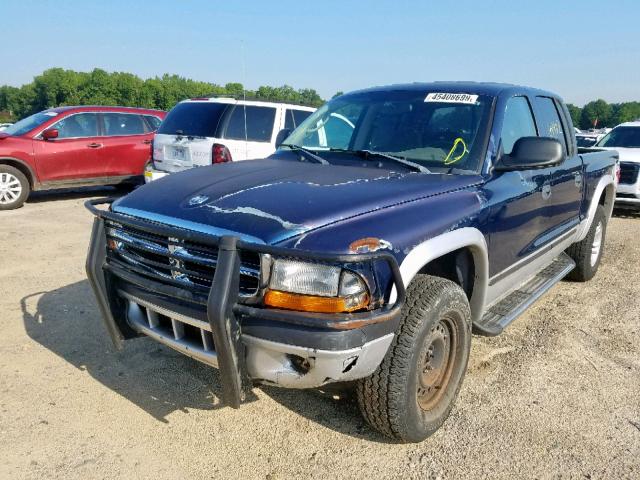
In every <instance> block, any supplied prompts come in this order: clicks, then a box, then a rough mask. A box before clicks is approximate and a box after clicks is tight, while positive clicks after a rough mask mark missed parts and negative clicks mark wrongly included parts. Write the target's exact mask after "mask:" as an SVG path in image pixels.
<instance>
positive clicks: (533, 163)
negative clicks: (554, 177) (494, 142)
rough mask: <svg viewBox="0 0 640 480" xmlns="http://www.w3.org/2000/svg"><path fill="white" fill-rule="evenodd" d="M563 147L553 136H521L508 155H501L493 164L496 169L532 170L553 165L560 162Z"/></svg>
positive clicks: (562, 155)
mask: <svg viewBox="0 0 640 480" xmlns="http://www.w3.org/2000/svg"><path fill="white" fill-rule="evenodd" d="M563 158H564V149H563V148H562V144H561V143H560V142H559V141H558V140H556V139H555V138H548V137H522V138H519V139H518V140H517V141H516V143H515V144H514V145H513V150H512V151H511V153H510V154H508V155H502V157H501V158H500V160H499V162H498V163H497V164H496V166H495V170H497V171H502V172H504V171H512V170H532V169H535V168H546V167H553V166H555V165H558V164H559V163H560V162H562V160H563Z"/></svg>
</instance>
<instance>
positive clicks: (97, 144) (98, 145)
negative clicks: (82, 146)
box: [87, 143, 102, 148]
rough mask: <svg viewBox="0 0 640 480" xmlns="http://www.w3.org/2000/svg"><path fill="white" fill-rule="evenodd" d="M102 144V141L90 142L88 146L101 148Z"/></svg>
mask: <svg viewBox="0 0 640 480" xmlns="http://www.w3.org/2000/svg"><path fill="white" fill-rule="evenodd" d="M101 146H102V144H101V143H90V144H89V145H87V147H89V148H100V147H101Z"/></svg>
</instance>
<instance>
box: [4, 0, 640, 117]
mask: <svg viewBox="0 0 640 480" xmlns="http://www.w3.org/2000/svg"><path fill="white" fill-rule="evenodd" d="M0 18H1V19H2V21H1V22H0V24H1V25H2V33H0V38H1V39H2V41H1V44H2V46H1V47H0V85H1V84H9V85H15V86H19V85H22V84H24V83H28V82H30V81H31V80H32V79H33V77H34V76H35V75H37V74H39V73H41V72H42V71H43V70H45V69H47V68H50V67H63V68H69V69H73V70H79V71H90V70H92V69H93V68H96V67H99V68H103V69H105V70H108V71H124V72H131V73H135V74H137V75H139V76H141V77H143V78H147V77H153V76H156V75H162V74H163V73H175V74H179V75H181V76H184V77H188V78H193V79H195V80H203V81H208V82H213V83H217V84H222V85H224V84H225V83H227V82H241V83H244V84H245V85H246V86H247V88H250V89H253V88H256V87H258V86H260V85H271V86H280V85H284V84H287V85H291V86H292V87H294V88H315V89H316V90H317V91H318V92H319V93H320V95H321V96H322V97H323V98H330V97H331V96H333V94H335V93H336V92H337V91H345V92H346V91H350V90H356V89H359V88H366V87H371V86H375V85H385V84H390V83H408V82H424V81H434V80H474V81H497V82H508V83H516V84H522V85H528V86H533V87H538V88H543V89H547V90H552V91H554V92H557V93H559V94H560V95H561V96H563V97H564V99H565V100H566V101H567V102H570V103H574V104H576V105H583V104H584V103H585V102H587V101H590V100H593V99H596V98H603V99H605V100H607V101H608V102H622V101H630V100H640V1H638V0H607V1H604V0H598V1H595V0H581V1H578V0H574V1H571V0H565V1H562V0H531V1H520V0H511V1H505V0H495V1H492V0H483V1H471V0H457V1H455V2H446V1H442V0H440V1H431V0H422V1H403V0H394V1H384V2H382V1H351V0H342V1H334V0H323V1H315V2H307V1H303V0H298V1H289V0H283V1H274V0H272V1H271V2H267V1H258V0H254V1H240V0H238V1H228V0H227V1H226V2H219V1H215V0H209V1H204V0H203V1H199V0H193V1H190V0H173V1H165V0H155V1H144V0H128V1H123V0H109V1H89V0H83V1H77V0H58V1H56V2H54V1H32V0H20V1H15V0H0Z"/></svg>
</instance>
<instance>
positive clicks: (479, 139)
mask: <svg viewBox="0 0 640 480" xmlns="http://www.w3.org/2000/svg"><path fill="white" fill-rule="evenodd" d="M491 103H492V98H491V97H487V96H482V95H469V94H446V93H437V92H432V93H429V92H416V91H415V90H410V91H406V90H397V91H384V90H381V91H374V92H362V93H355V94H351V95H343V96H341V97H338V98H336V99H334V100H332V101H330V102H329V103H327V104H325V105H323V106H322V107H320V108H319V109H318V110H317V111H316V112H315V113H314V114H313V115H311V116H310V117H309V118H307V119H306V120H305V121H304V122H303V123H302V124H301V125H300V126H299V127H298V128H297V129H296V130H295V131H294V132H293V133H292V134H291V135H290V136H289V138H287V140H286V141H285V143H286V144H291V145H299V146H302V147H305V148H307V149H309V150H314V151H323V150H324V151H327V150H338V151H340V150H347V151H363V150H367V151H370V152H378V153H385V154H388V155H393V156H396V157H400V158H403V159H405V160H410V161H412V162H415V163H417V164H419V165H422V166H425V167H427V168H429V169H436V170H438V169H444V170H450V169H451V168H455V169H456V170H465V171H473V172H476V171H477V170H478V169H479V168H480V165H481V160H482V150H483V149H484V145H483V144H484V141H483V139H484V138H485V133H486V132H487V127H488V125H489V121H488V119H489V115H490V110H491Z"/></svg>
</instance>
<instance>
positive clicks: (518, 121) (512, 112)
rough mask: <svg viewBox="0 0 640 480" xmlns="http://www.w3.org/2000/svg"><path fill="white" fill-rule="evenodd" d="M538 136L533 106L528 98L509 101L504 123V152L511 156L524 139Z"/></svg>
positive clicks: (516, 98)
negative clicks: (515, 145) (515, 146)
mask: <svg viewBox="0 0 640 480" xmlns="http://www.w3.org/2000/svg"><path fill="white" fill-rule="evenodd" d="M535 136H537V132H536V124H535V122H534V121H533V113H531V106H530V105H529V101H528V100H527V99H526V97H512V98H510V99H509V100H508V101H507V107H506V109H505V112H504V119H503V123H502V133H501V135H500V138H501V140H502V151H503V152H504V153H505V154H507V155H508V154H510V153H511V152H512V150H513V145H514V144H515V143H516V141H518V139H520V138H522V137H535Z"/></svg>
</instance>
